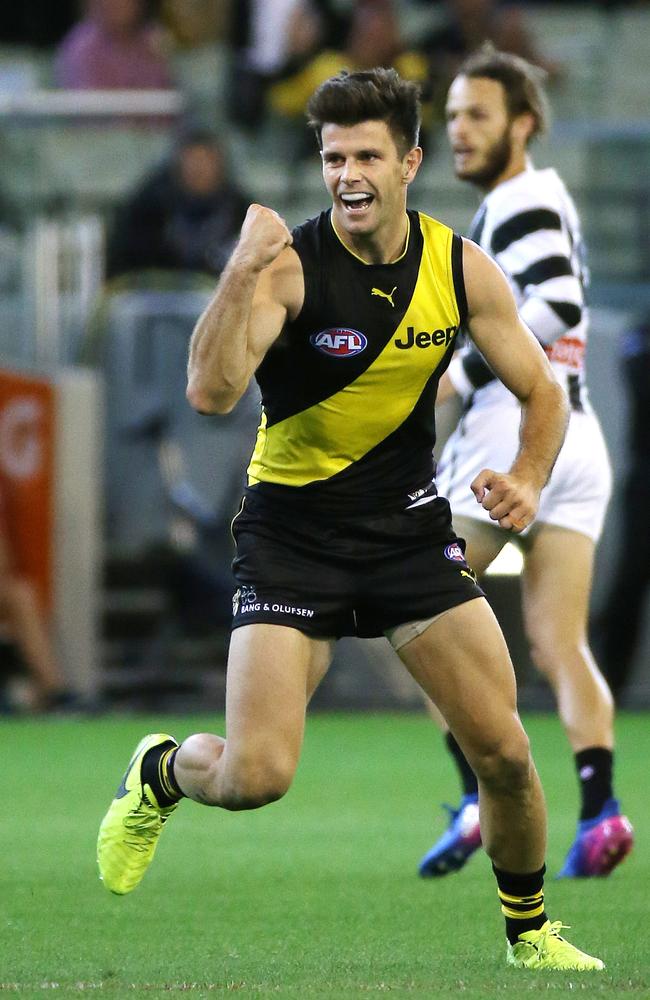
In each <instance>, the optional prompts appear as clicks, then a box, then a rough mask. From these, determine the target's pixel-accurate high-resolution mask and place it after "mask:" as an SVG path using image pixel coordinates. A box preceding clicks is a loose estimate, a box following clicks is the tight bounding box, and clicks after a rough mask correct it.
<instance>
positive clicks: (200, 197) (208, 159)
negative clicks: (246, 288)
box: [108, 129, 250, 277]
mask: <svg viewBox="0 0 650 1000" xmlns="http://www.w3.org/2000/svg"><path fill="white" fill-rule="evenodd" d="M249 204H250V199H249V198H248V197H247V196H246V195H245V194H244V193H243V192H242V191H240V190H239V188H238V187H237V186H236V185H235V184H234V182H233V181H231V180H230V179H229V178H228V175H227V170H226V162H225V158H224V154H223V151H222V149H221V147H220V145H219V143H218V142H217V140H216V138H215V137H214V136H213V135H212V133H210V132H207V131H205V130H199V129H197V130H194V131H190V132H187V133H186V134H185V135H184V136H183V137H182V138H181V139H180V140H179V142H178V144H177V146H176V148H175V150H174V152H173V153H172V155H171V157H170V159H169V160H168V161H167V162H165V163H164V164H163V166H162V167H161V168H159V169H158V170H157V171H155V172H154V173H153V174H152V175H150V176H149V177H147V178H146V179H145V180H144V182H143V183H142V184H141V185H140V186H139V187H138V188H137V190H136V191H135V193H134V194H133V195H132V197H131V198H129V200H128V201H127V203H126V205H125V206H124V207H123V208H122V210H121V211H120V212H119V213H118V216H117V218H116V220H115V225H114V227H113V233H112V237H111V240H110V242H109V249H108V275H109V277H113V276H115V275H117V274H125V273H127V272H130V271H141V270H144V269H163V270H184V271H203V272H207V273H209V274H219V273H220V272H221V270H222V268H223V266H224V264H225V263H226V261H227V260H228V257H229V255H230V252H231V250H232V247H233V245H234V243H235V240H236V239H237V237H238V235H239V230H240V228H241V224H242V222H243V220H244V216H245V214H246V210H247V208H248V205H249Z"/></svg>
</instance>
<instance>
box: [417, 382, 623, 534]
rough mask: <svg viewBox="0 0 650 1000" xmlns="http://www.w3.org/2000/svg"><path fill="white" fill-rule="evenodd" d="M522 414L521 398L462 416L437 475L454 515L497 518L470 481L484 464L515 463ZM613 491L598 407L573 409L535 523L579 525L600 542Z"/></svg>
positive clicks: (498, 467)
mask: <svg viewBox="0 0 650 1000" xmlns="http://www.w3.org/2000/svg"><path fill="white" fill-rule="evenodd" d="M520 415H521V411H520V409H519V406H518V405H517V404H516V402H514V401H512V402H511V401H510V400H507V401H499V402H494V403H492V404H491V405H489V406H488V405H483V406H477V407H472V408H471V409H470V410H469V412H468V413H467V414H466V415H465V416H464V417H463V418H462V419H461V420H460V422H459V424H458V426H457V428H456V429H455V431H454V432H453V434H452V435H451V437H450V438H449V439H448V441H447V443H446V445H445V447H444V449H443V452H442V456H441V458H440V462H439V465H438V475H437V477H436V483H437V486H438V492H439V493H440V495H441V496H443V497H447V499H448V500H449V503H450V504H451V513H452V518H453V517H454V516H456V515H461V514H462V515H463V516H464V517H472V518H475V519H476V520H479V521H485V522H486V523H488V524H493V525H494V524H495V522H494V521H492V520H491V518H490V516H489V513H488V511H486V510H485V509H484V508H483V507H481V505H480V504H478V503H477V502H476V498H475V497H474V494H473V493H472V491H471V489H470V483H471V482H472V480H473V479H474V477H475V476H477V475H478V473H479V472H480V471H481V470H482V469H486V468H487V469H494V470H495V471H497V472H507V471H508V469H510V467H511V466H512V463H513V462H514V459H515V456H516V454H517V450H518V447H519V422H520ZM611 491H612V471H611V466H610V464H609V456H608V454H607V446H606V444H605V439H604V438H603V433H602V431H601V429H600V424H599V422H598V418H597V417H596V415H595V414H594V413H593V411H588V412H584V413H583V412H580V411H572V412H571V418H570V420H569V427H568V429H567V434H566V438H565V441H564V444H563V445H562V450H561V451H560V454H559V455H558V459H557V462H556V463H555V468H554V469H553V472H552V474H551V478H550V480H549V481H548V483H547V484H546V486H545V487H544V489H543V490H542V494H541V497H540V504H539V510H538V512H537V517H536V520H535V523H536V524H540V523H544V524H553V525H556V526H557V527H560V528H568V529H569V530H571V531H578V532H580V534H583V535H588V536H589V538H592V539H593V540H594V541H595V542H597V541H598V539H599V538H600V534H601V531H602V528H603V522H604V520H605V513H606V511H607V504H608V502H609V498H610V494H611ZM526 530H529V529H526ZM522 534H524V535H525V534H526V531H524V532H522Z"/></svg>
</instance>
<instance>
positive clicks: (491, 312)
mask: <svg viewBox="0 0 650 1000" xmlns="http://www.w3.org/2000/svg"><path fill="white" fill-rule="evenodd" d="M309 116H310V123H311V125H312V127H313V128H314V130H315V133H316V136H317V139H318V142H319V145H320V148H321V155H322V162H323V176H324V179H325V184H326V186H327V190H328V192H329V194H330V197H331V200H332V206H331V209H330V210H329V211H327V212H324V213H323V214H322V215H320V216H319V217H318V218H316V219H311V220H309V221H308V222H306V223H305V224H304V225H302V226H299V227H298V228H297V229H295V230H294V231H293V232H289V230H288V229H287V227H286V225H285V223H284V222H283V220H282V219H281V218H280V217H279V216H278V215H277V214H276V213H275V212H274V211H272V210H271V209H269V208H265V207H263V206H261V205H252V206H251V207H250V209H249V211H248V215H247V217H246V220H245V222H244V225H243V227H242V231H241V237H240V240H239V243H238V244H237V246H236V248H235V250H234V251H233V254H232V256H231V259H230V262H229V264H228V265H227V267H226V269H225V271H224V273H223V275H222V277H221V279H220V281H219V285H218V287H217V290H216V293H215V295H214V298H213V299H212V301H211V302H210V304H209V305H208V307H207V309H206V310H205V312H204V314H203V315H202V316H201V317H200V319H199V321H198V323H197V326H196V329H195V331H194V334H193V337H192V342H191V346H190V360H189V381H188V398H189V400H190V402H191V404H192V405H193V406H194V407H195V408H196V409H197V410H199V411H200V412H204V413H227V412H228V411H230V410H231V409H232V408H233V406H234V405H235V404H236V402H237V400H238V399H239V398H240V397H241V396H242V394H243V393H244V391H245V390H246V387H247V386H248V384H249V381H250V379H251V378H252V377H253V375H255V377H256V379H257V381H258V383H259V386H260V389H261V393H262V402H263V411H262V419H261V423H260V427H259V431H258V437H257V443H256V446H255V451H254V454H253V457H252V459H251V463H250V467H249V470H248V475H249V481H248V487H247V489H246V493H245V496H244V500H243V503H242V507H241V510H240V512H239V514H238V515H237V516H236V518H235V520H234V523H233V533H234V535H235V539H236V543H237V555H236V558H235V562H234V570H235V574H236V578H237V581H238V584H239V586H238V589H237V591H236V593H235V596H234V600H233V611H234V617H233V635H232V639H231V646H230V655H229V663H228V688H227V697H226V717H227V718H226V725H227V733H228V738H227V740H225V739H222V738H221V737H220V736H213V735H210V734H205V733H202V734H196V735H193V736H190V737H188V738H187V739H186V740H185V741H184V742H183V743H181V744H180V746H179V745H178V744H177V743H176V741H175V740H174V739H173V738H172V737H171V736H168V735H167V734H164V733H156V734H152V735H150V736H147V737H145V738H144V739H143V740H142V742H141V743H140V744H139V746H138V747H137V748H136V750H135V753H134V755H133V757H132V758H131V761H130V763H129V766H128V769H127V772H126V774H125V776H124V779H123V781H122V784H121V785H120V788H119V789H118V792H117V794H116V798H115V799H114V800H113V803H112V804H111V806H110V809H109V811H108V813H107V815H106V817H105V818H104V821H103V823H102V826H101V828H100V833H99V843H98V856H99V867H100V873H101V876H102V878H103V880H104V882H105V885H106V886H107V888H108V889H110V890H112V891H113V892H116V893H126V892H130V891H131V890H132V889H133V888H135V886H136V885H137V884H138V883H139V882H140V880H141V878H142V876H143V875H144V873H145V871H146V868H147V866H148V865H149V863H150V861H151V859H152V856H153V853H154V850H155V846H156V843H157V838H158V835H159V834H160V831H161V829H162V826H163V824H164V823H165V822H166V820H167V819H168V818H169V816H170V814H171V812H172V811H173V810H174V809H175V808H176V805H177V803H178V801H179V799H180V798H181V797H183V796H187V797H188V798H191V799H194V800H195V801H197V802H201V803H204V804H208V805H216V806H221V807H222V808H225V809H253V808H257V807H259V806H262V805H265V804H266V803H268V802H271V801H273V800H274V799H277V798H279V797H280V796H282V795H283V794H284V793H285V792H286V790H287V789H288V787H289V785H290V783H291V781H292V778H293V775H294V772H295V769H296V766H297V763H298V757H299V754H300V747H301V744H302V738H303V730H304V724H305V713H306V707H307V703H308V701H309V698H310V696H311V694H312V693H313V691H314V690H315V688H316V686H317V684H318V683H319V681H320V680H321V679H322V677H323V676H324V674H325V672H326V670H327V668H328V665H329V663H330V659H331V656H332V648H333V645H334V642H335V640H336V639H338V638H339V637H340V636H343V635H358V636H362V637H367V636H380V635H385V636H387V638H388V640H389V641H390V642H391V643H392V645H393V646H394V648H395V649H396V650H397V651H398V653H399V655H400V657H401V659H402V660H403V662H404V664H405V666H406V667H407V669H408V670H409V671H410V673H411V674H412V675H413V676H414V677H415V679H416V680H417V681H418V682H419V683H420V685H421V686H422V688H423V689H424V691H426V693H427V694H428V695H429V696H430V697H431V698H432V700H433V701H434V702H435V703H436V704H437V705H438V707H439V708H440V710H441V712H442V713H443V715H444V717H445V719H446V720H447V722H448V724H449V726H450V729H451V731H452V732H453V733H454V736H455V737H456V739H457V740H458V743H459V744H460V746H462V748H463V750H464V752H465V754H466V756H467V758H468V760H469V761H470V762H471V765H472V767H473V768H474V770H475V772H476V774H477V776H478V779H479V785H480V809H481V832H482V836H483V843H484V845H485V849H486V850H487V852H488V854H489V855H490V857H491V859H492V861H493V864H494V870H495V874H496V877H497V883H498V890H499V897H500V900H501V906H502V910H503V912H504V914H505V917H506V933H507V938H508V945H507V957H508V962H509V963H510V964H513V965H516V966H526V967H538V968H559V969H578V970H582V969H588V968H589V969H597V968H602V962H600V961H599V960H598V959H594V958H591V957H590V956H588V955H585V954H583V953H582V952H580V951H578V950H577V949H576V948H574V947H573V946H572V945H570V944H569V943H568V942H567V941H565V940H564V939H563V938H562V937H561V936H560V934H559V927H560V925H559V923H557V922H556V923H551V922H549V921H548V919H547V917H546V914H545V911H544V901H543V889H542V884H543V874H544V853H545V837H546V817H545V808H544V802H543V796H542V792H541V788H540V784H539V780H538V778H537V774H536V772H535V768H534V765H533V763H532V760H531V757H530V751H529V746H528V740H527V737H526V734H525V733H524V731H523V729H522V726H521V723H520V721H519V718H518V716H517V711H516V695H515V681H514V674H513V670H512V665H511V663H510V659H509V656H508V651H507V649H506V646H505V642H504V640H503V636H502V634H501V631H500V629H499V627H498V625H497V623H496V620H495V618H494V615H493V614H492V611H491V610H490V608H489V606H488V604H487V602H486V601H485V599H484V597H483V595H482V592H481V591H480V589H479V588H478V586H477V585H476V582H475V578H474V575H473V573H472V572H471V570H470V567H469V566H468V565H467V563H466V562H465V559H464V543H463V542H462V541H461V540H459V539H457V538H456V536H455V535H454V533H453V530H452V527H451V518H450V512H449V505H448V503H447V501H446V500H445V499H443V498H442V497H439V496H438V494H437V491H436V487H435V482H434V467H433V460H432V457H431V455H432V448H433V444H434V440H435V427H434V416H433V415H434V400H435V395H436V386H437V383H438V380H439V379H440V376H441V374H442V373H443V372H444V370H445V368H446V367H447V365H448V363H449V360H450V357H451V353H452V350H453V346H454V339H455V337H456V334H457V331H458V329H459V327H460V326H461V325H463V324H467V326H468V328H469V331H470V332H471V335H472V337H473V339H474V341H475V342H476V344H477V346H478V348H479V350H480V351H481V352H482V354H483V355H484V356H485V358H486V360H487V361H488V362H489V364H490V366H491V367H492V368H493V370H494V371H495V372H496V373H497V375H498V376H499V378H501V379H502V381H503V382H504V383H505V384H506V385H507V386H508V388H509V389H510V390H511V391H512V392H513V393H514V394H515V395H516V396H517V397H518V399H519V400H520V401H521V404H522V412H523V417H522V424H521V446H520V450H519V453H518V455H517V457H516V459H515V462H514V464H513V465H512V467H511V468H510V469H509V470H490V469H485V470H483V471H482V472H481V474H480V475H479V476H477V477H476V479H475V480H474V483H473V490H474V493H475V495H476V499H477V501H478V502H479V503H481V504H483V506H484V507H486V508H487V509H488V510H489V511H490V512H491V516H492V517H493V519H494V520H495V521H497V522H498V523H499V524H500V525H501V526H502V527H504V528H506V529H510V530H512V531H516V532H517V531H521V530H522V529H523V528H524V527H525V526H526V525H528V524H529V523H530V522H531V520H532V519H533V518H534V516H535V511H536V509H537V504H538V498H539V494H540V491H541V489H542V487H543V486H544V484H545V482H546V480H547V478H548V476H549V474H550V471H551V469H552V467H553V463H554V461H555V457H556V455H557V453H558V450H559V448H560V446H561V443H562V440H563V435H564V429H565V424H566V419H567V407H566V403H565V396H564V393H563V391H562V390H561V388H560V387H559V385H558V383H557V382H556V380H555V377H554V375H553V373H552V370H551V368H550V366H549V364H548V362H547V360H546V358H545V355H544V352H543V351H542V349H541V347H540V346H539V344H538V343H537V341H536V340H535V339H534V338H533V337H532V335H531V334H530V333H529V331H528V330H527V329H526V327H525V326H524V325H523V324H522V323H521V321H520V319H519V317H518V315H517V311H516V309H515V305H514V301H513V298H512V295H511V293H510V290H509V288H508V285H507V283H506V281H505V279H504V277H503V276H502V274H501V272H500V271H499V269H498V267H497V266H496V265H495V264H494V263H493V262H492V261H491V260H490V259H489V258H488V257H487V255H485V254H484V253H483V252H482V251H481V250H480V249H479V248H478V247H477V246H475V245H474V244H472V243H469V242H467V241H463V240H462V239H461V238H460V237H458V236H456V235H455V234H454V233H453V232H452V231H451V230H450V229H448V228H447V227H446V226H444V225H442V224H441V223H439V222H436V221H435V220H434V219H431V218H429V217H427V216H426V215H423V214H421V213H417V212H413V211H408V210H407V207H406V195H407V191H408V187H409V185H410V183H411V182H412V181H413V179H414V178H415V175H416V174H417V171H418V168H419V166H420V163H421V160H422V151H421V149H420V148H419V146H418V145H417V141H418V128H419V105H418V97H417V90H416V88H415V86H414V85H413V84H410V83H407V82H405V81H403V80H401V79H400V77H399V76H398V75H397V73H396V72H395V71H394V70H385V69H378V70H372V71H368V72H361V73H353V74H349V75H348V74H346V73H342V74H340V75H339V76H337V77H333V78H332V79H330V80H328V81H326V82H325V83H324V84H322V86H321V87H319V89H318V90H317V91H316V92H315V94H314V96H313V97H312V99H311V101H310V104H309Z"/></svg>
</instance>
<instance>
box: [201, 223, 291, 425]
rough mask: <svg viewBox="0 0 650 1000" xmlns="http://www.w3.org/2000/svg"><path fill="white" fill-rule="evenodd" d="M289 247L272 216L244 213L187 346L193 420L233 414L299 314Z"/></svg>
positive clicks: (281, 226)
mask: <svg viewBox="0 0 650 1000" xmlns="http://www.w3.org/2000/svg"><path fill="white" fill-rule="evenodd" d="M291 242H292V239H291V233H290V232H289V230H288V229H287V226H286V224H285V222H284V220H283V219H281V218H280V216H279V215H278V214H277V213H276V212H274V211H273V210H272V209H270V208H265V207H264V206H262V205H251V206H250V208H249V209H248V212H247V214H246V218H245V220H244V224H243V226H242V230H241V235H240V238H239V241H238V243H237V246H236V247H235V249H234V250H233V253H232V255H231V257H230V260H229V261H228V264H227V265H226V267H225V269H224V271H223V274H222V275H221V278H220V279H219V283H218V285H217V289H216V292H215V294H214V296H213V298H212V300H211V301H210V303H209V304H208V306H207V308H206V309H205V311H204V312H203V314H202V316H201V317H200V318H199V320H198V322H197V324H196V326H195V328H194V332H193V334H192V339H191V341H190V354H189V362H188V371H187V375H188V381H187V398H188V400H189V402H190V404H191V405H192V406H193V407H194V409H196V410H198V411H199V412H200V413H229V412H230V410H232V408H233V407H234V405H235V403H236V402H237V400H238V399H240V398H241V396H243V394H244V393H245V391H246V389H247V387H248V384H249V382H250V380H251V377H252V375H253V373H254V372H255V370H256V368H257V367H258V365H259V364H260V362H261V360H262V358H263V357H264V355H265V354H266V352H267V350H268V349H269V347H270V346H271V344H272V343H273V341H274V340H276V339H277V337H278V336H279V335H280V333H281V332H282V329H283V327H284V325H285V323H286V321H287V319H288V318H289V319H292V318H294V317H295V316H296V315H297V314H298V312H299V311H300V309H301V308H302V301H303V298H304V280H303V273H302V266H301V264H300V259H299V257H298V255H297V254H296V252H295V251H294V250H292V249H291V248H290V247H291Z"/></svg>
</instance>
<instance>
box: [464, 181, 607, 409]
mask: <svg viewBox="0 0 650 1000" xmlns="http://www.w3.org/2000/svg"><path fill="white" fill-rule="evenodd" d="M468 236H469V238H470V239H473V240H474V242H476V243H478V244H479V246H481V247H482V248H483V249H484V250H485V251H486V252H487V253H488V254H489V255H490V256H491V257H493V258H494V260H495V261H496V262H497V263H498V264H499V266H500V267H501V269H502V271H503V272H504V274H505V275H506V277H507V279H508V281H509V283H510V286H511V288H512V291H513V293H514V296H515V300H516V303H517V307H518V309H519V313H520V315H521V317H522V319H523V321H524V322H525V323H526V325H527V326H528V327H529V328H530V329H531V330H532V332H533V333H534V334H535V336H536V337H537V339H538V340H539V341H540V343H541V344H542V346H543V347H544V350H545V351H546V354H547V356H548V358H549V360H550V361H551V364H552V365H553V368H554V369H555V371H556V374H557V376H558V379H559V380H560V382H561V384H563V385H564V386H565V387H566V389H567V391H568V393H569V397H570V399H571V404H572V406H573V408H574V409H580V408H582V406H583V405H585V404H586V390H585V387H584V355H585V346H586V338H587V325H588V316H587V310H586V307H585V302H584V288H585V285H586V283H587V273H586V268H585V262H584V251H583V243H582V236H581V232H580V221H579V219H578V213H577V211H576V208H575V205H574V203H573V200H572V198H571V196H570V195H569V193H568V191H567V189H566V187H565V186H564V184H563V182H562V181H561V179H560V177H559V176H558V174H557V173H556V171H555V170H553V169H544V170H535V169H534V168H532V167H528V168H527V169H526V170H524V171H522V172H521V173H520V174H517V175H516V176H515V177H512V178H510V179H509V180H507V181H504V182H503V183H502V184H499V185H498V187H496V188H495V189H494V190H493V191H490V193H489V194H488V195H487V196H486V197H485V199H484V200H483V202H482V204H481V206H480V208H479V210H478V212H477V214H476V216H475V217H474V220H473V222H472V225H471V227H470V232H469V233H468ZM449 374H450V377H451V379H452V381H453V383H454V386H455V388H456V389H457V390H458V391H459V392H460V393H461V395H463V396H464V397H468V396H469V395H470V394H471V393H474V397H473V399H472V405H473V406H474V405H477V404H478V405H480V401H481V397H484V398H485V399H486V401H487V399H488V398H489V399H493V398H494V396H495V394H499V395H501V394H503V393H508V390H507V389H506V388H505V386H503V385H502V384H501V382H499V381H498V380H497V379H496V378H495V376H494V375H493V373H492V372H491V370H490V369H489V368H488V366H487V365H486V363H485V361H484V360H483V358H482V356H481V354H480V353H479V352H478V350H477V349H476V347H474V346H473V345H472V344H468V345H467V346H466V347H465V348H463V350H462V351H461V352H459V354H458V355H457V356H456V358H454V360H453V361H452V364H451V366H450V368H449Z"/></svg>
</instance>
